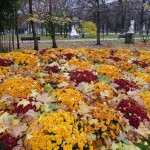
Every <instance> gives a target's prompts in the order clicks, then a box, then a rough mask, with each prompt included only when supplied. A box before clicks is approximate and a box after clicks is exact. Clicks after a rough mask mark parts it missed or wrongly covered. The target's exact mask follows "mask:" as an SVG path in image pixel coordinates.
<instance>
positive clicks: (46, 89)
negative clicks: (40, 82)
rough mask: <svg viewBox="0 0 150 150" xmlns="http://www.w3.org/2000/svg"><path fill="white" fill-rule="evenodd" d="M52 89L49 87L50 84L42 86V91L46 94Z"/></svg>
mask: <svg viewBox="0 0 150 150" xmlns="http://www.w3.org/2000/svg"><path fill="white" fill-rule="evenodd" d="M52 89H53V87H52V86H51V84H49V83H48V84H45V85H44V90H45V91H46V92H49V91H51V90H52Z"/></svg>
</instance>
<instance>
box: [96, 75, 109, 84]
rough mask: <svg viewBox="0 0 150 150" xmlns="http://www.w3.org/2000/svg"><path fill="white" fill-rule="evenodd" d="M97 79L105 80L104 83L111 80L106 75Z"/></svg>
mask: <svg viewBox="0 0 150 150" xmlns="http://www.w3.org/2000/svg"><path fill="white" fill-rule="evenodd" d="M98 81H99V82H105V83H110V82H111V80H110V79H109V78H107V77H106V76H99V77H98Z"/></svg>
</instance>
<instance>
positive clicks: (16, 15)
mask: <svg viewBox="0 0 150 150" xmlns="http://www.w3.org/2000/svg"><path fill="white" fill-rule="evenodd" d="M15 22H16V29H15V30H16V32H15V33H16V37H17V49H20V42H19V31H18V14H17V10H16V11H15Z"/></svg>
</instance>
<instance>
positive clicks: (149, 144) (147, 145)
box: [136, 138, 150, 150]
mask: <svg viewBox="0 0 150 150" xmlns="http://www.w3.org/2000/svg"><path fill="white" fill-rule="evenodd" d="M136 146H138V147H139V148H140V149H141V150H148V149H150V138H149V139H148V140H147V141H142V142H141V143H139V144H136Z"/></svg>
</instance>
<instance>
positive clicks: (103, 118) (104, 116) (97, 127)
mask: <svg viewBox="0 0 150 150" xmlns="http://www.w3.org/2000/svg"><path fill="white" fill-rule="evenodd" d="M92 116H93V117H92V118H91V119H89V120H88V122H89V125H88V127H87V130H88V132H93V133H95V134H96V135H97V137H99V140H100V141H101V142H100V143H101V144H102V143H103V142H102V141H103V139H105V138H107V139H113V140H114V139H115V138H116V136H117V135H118V134H119V131H120V130H122V129H123V126H124V124H123V122H122V119H121V116H120V114H119V113H117V112H116V111H115V110H114V109H112V108H110V107H109V106H108V105H107V104H105V103H103V104H98V106H97V107H95V109H94V110H93V113H92Z"/></svg>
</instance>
